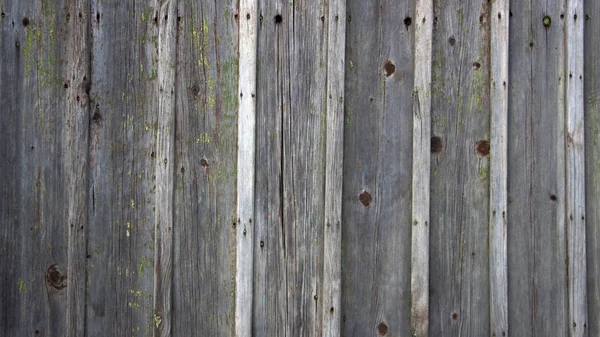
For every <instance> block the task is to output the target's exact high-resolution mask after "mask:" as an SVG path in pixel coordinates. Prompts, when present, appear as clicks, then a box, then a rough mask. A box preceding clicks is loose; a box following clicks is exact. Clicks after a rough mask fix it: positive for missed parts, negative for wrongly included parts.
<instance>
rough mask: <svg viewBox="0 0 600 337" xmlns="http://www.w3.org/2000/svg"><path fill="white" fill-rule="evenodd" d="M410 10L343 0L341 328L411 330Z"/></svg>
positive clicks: (361, 332) (405, 5)
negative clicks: (343, 83) (344, 68)
mask: <svg viewBox="0 0 600 337" xmlns="http://www.w3.org/2000/svg"><path fill="white" fill-rule="evenodd" d="M413 10H414V9H413V7H412V5H411V4H410V3H409V2H402V1H354V0H351V1H348V2H347V12H348V16H347V18H346V20H347V24H346V25H347V26H346V74H345V77H346V83H345V87H346V90H345V95H344V96H345V102H346V104H345V107H344V108H345V122H344V124H345V125H344V154H343V155H344V171H343V172H344V176H343V204H342V227H343V228H342V327H341V335H342V336H374V335H378V334H379V333H380V332H381V333H384V332H386V331H387V332H386V333H387V335H388V336H410V333H411V330H410V329H411V326H410V233H411V226H412V221H411V208H410V202H411V169H412V124H413V116H412V114H413V110H412V104H411V102H412V92H413V86H414V79H413V71H414V69H413V61H414V59H413V43H414V39H413V38H414V32H415V30H414V21H415V20H416V19H415V17H414V11H413ZM408 19H410V20H411V22H410V24H409V25H406V24H405V20H406V22H407V23H408V22H409V21H408ZM386 75H387V76H386Z"/></svg>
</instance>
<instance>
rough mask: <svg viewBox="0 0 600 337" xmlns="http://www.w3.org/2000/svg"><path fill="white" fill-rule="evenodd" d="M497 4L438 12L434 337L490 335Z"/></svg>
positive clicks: (460, 4) (447, 5) (456, 4)
mask: <svg viewBox="0 0 600 337" xmlns="http://www.w3.org/2000/svg"><path fill="white" fill-rule="evenodd" d="M489 10H490V6H489V4H488V3H481V2H480V1H467V2H464V1H448V2H443V3H438V4H437V6H436V8H435V17H436V18H437V20H436V21H435V22H436V23H435V24H434V32H433V36H434V40H433V65H432V98H431V99H432V108H431V109H432V112H431V113H432V123H431V125H432V137H431V153H432V158H431V189H430V191H431V210H430V212H431V213H430V219H431V220H430V228H431V231H430V240H431V241H430V269H429V270H430V274H429V280H430V281H429V294H430V304H429V335H430V336H489V335H490V333H489V330H490V318H489V300H490V295H489V272H488V262H489V251H488V219H489V137H490V114H489V111H490V110H489V109H490V82H489V71H490V45H489V42H490V32H489V28H490V22H489V20H490V17H489Z"/></svg>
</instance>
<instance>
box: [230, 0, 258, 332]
mask: <svg viewBox="0 0 600 337" xmlns="http://www.w3.org/2000/svg"><path fill="white" fill-rule="evenodd" d="M257 4H258V1H257V0H241V1H240V3H239V9H240V14H239V83H238V92H239V110H238V111H239V112H238V157H237V163H238V171H237V215H238V219H237V220H238V223H237V229H236V240H237V241H236V242H237V255H236V296H235V335H236V336H238V337H250V336H252V296H253V282H252V281H253V264H254V259H253V256H254V255H253V249H254V224H253V223H252V221H253V220H255V219H254V186H255V184H254V179H255V146H256V144H255V138H256V135H255V126H256V58H257V56H258V55H257V49H256V48H257V29H258V11H257Z"/></svg>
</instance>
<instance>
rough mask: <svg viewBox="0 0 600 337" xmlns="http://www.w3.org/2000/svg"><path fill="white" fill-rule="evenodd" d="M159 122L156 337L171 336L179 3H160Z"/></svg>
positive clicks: (157, 151) (174, 1)
mask: <svg viewBox="0 0 600 337" xmlns="http://www.w3.org/2000/svg"><path fill="white" fill-rule="evenodd" d="M157 11H158V17H157V25H158V65H157V73H158V121H157V123H158V124H157V129H158V130H157V133H156V161H155V163H156V164H155V172H154V174H155V175H156V201H155V207H156V211H155V213H154V225H155V226H156V227H155V228H156V230H155V234H154V235H155V236H154V317H153V318H154V321H155V328H154V336H155V337H158V336H160V337H168V336H171V333H172V331H171V323H172V312H171V309H172V306H171V298H172V292H173V283H172V281H173V230H174V226H176V224H175V223H174V205H173V201H174V183H173V181H174V179H175V106H176V104H175V103H176V92H175V81H176V76H175V73H176V66H175V65H176V64H177V53H176V51H177V28H178V8H177V0H159V1H158V2H157Z"/></svg>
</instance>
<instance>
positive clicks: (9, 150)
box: [0, 0, 69, 336]
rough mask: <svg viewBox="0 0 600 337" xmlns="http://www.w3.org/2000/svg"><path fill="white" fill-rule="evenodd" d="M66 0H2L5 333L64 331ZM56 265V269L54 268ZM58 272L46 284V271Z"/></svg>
mask: <svg viewBox="0 0 600 337" xmlns="http://www.w3.org/2000/svg"><path fill="white" fill-rule="evenodd" d="M64 5H65V4H64V2H62V1H56V2H53V3H52V4H49V3H43V2H32V1H28V2H15V1H6V0H4V1H0V130H2V131H1V132H0V153H1V154H2V160H1V161H0V224H1V225H0V268H1V269H2V270H3V271H4V272H3V276H2V277H1V278H0V298H2V304H0V335H3V336H33V335H36V334H40V335H48V336H58V335H61V336H64V335H65V332H66V325H65V324H66V322H67V320H66V309H67V296H66V293H67V289H66V288H65V286H66V281H65V280H66V274H67V235H66V233H67V226H66V223H67V207H66V206H65V205H67V203H68V200H67V188H66V187H67V180H66V179H65V178H66V174H65V167H66V164H67V162H66V158H65V157H66V156H65V153H66V151H67V142H66V141H65V140H64V138H63V135H64V132H65V130H66V128H65V125H66V114H65V110H66V107H67V105H66V94H65V93H66V90H65V89H64V88H63V83H64V79H65V78H66V63H67V62H66V60H67V57H68V54H67V55H65V51H66V50H68V49H69V42H68V35H66V32H67V22H66V19H65V16H64ZM53 265H54V266H55V268H49V267H50V266H53ZM48 270H50V271H51V273H50V275H52V276H55V278H51V279H50V280H56V282H51V283H48V282H47V278H46V273H47V271H48Z"/></svg>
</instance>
